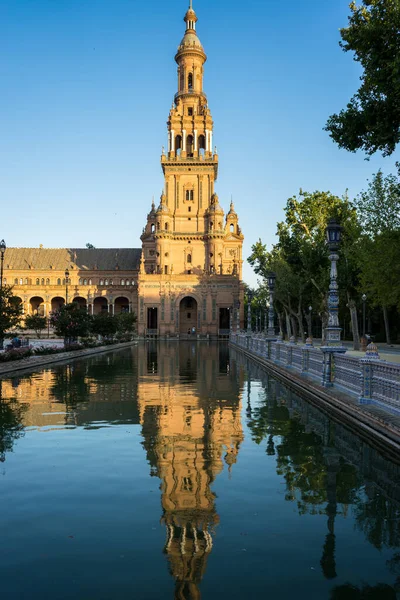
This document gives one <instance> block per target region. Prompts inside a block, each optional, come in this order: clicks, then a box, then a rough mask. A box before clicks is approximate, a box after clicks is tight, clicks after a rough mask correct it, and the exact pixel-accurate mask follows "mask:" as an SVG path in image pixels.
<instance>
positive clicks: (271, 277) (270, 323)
mask: <svg viewBox="0 0 400 600" xmlns="http://www.w3.org/2000/svg"><path fill="white" fill-rule="evenodd" d="M275 281H276V275H275V273H273V272H272V271H271V273H270V274H269V276H268V288H269V309H268V335H269V336H274V335H275V323H274V292H275Z"/></svg>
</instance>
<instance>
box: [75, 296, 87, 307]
mask: <svg viewBox="0 0 400 600" xmlns="http://www.w3.org/2000/svg"><path fill="white" fill-rule="evenodd" d="M72 302H75V304H78V305H79V307H80V308H86V306H87V303H86V298H82V296H76V297H75V298H74V299H73V300H72Z"/></svg>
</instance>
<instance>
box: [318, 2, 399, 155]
mask: <svg viewBox="0 0 400 600" xmlns="http://www.w3.org/2000/svg"><path fill="white" fill-rule="evenodd" d="M350 9H351V13H352V14H351V15H350V17H349V25H348V27H346V28H344V29H342V30H341V32H340V33H341V37H342V41H341V42H340V45H341V47H342V48H343V50H344V51H345V52H354V60H355V61H356V62H359V63H360V65H361V67H362V69H363V74H362V76H361V86H360V88H359V90H358V91H357V92H356V94H355V95H354V96H353V97H352V98H351V100H350V101H349V103H348V104H347V107H346V109H344V110H341V111H340V113H339V114H334V115H331V116H330V117H329V119H328V121H327V124H326V126H325V130H326V131H328V132H329V133H330V136H331V137H332V139H333V140H334V141H335V142H336V143H337V144H338V145H339V147H340V148H345V149H346V150H349V151H350V152H355V151H356V150H359V149H362V150H364V151H365V152H366V153H367V154H368V155H371V154H373V153H374V152H376V151H378V150H379V151H381V152H382V153H383V155H384V156H388V155H390V154H392V153H393V152H394V150H395V147H396V145H397V143H398V142H399V140H400V52H399V30H400V3H399V0H363V1H362V4H361V5H359V6H357V5H356V3H355V2H351V4H350Z"/></svg>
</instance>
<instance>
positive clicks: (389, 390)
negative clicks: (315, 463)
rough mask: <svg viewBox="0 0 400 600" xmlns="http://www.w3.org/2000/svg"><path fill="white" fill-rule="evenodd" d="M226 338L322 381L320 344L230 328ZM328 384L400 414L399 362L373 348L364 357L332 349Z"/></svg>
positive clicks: (263, 357) (322, 361) (281, 365)
mask: <svg viewBox="0 0 400 600" xmlns="http://www.w3.org/2000/svg"><path fill="white" fill-rule="evenodd" d="M229 339H230V342H231V344H233V345H235V346H237V347H239V348H243V349H244V350H246V351H247V352H250V354H253V355H254V356H258V357H260V358H262V359H264V360H266V361H267V362H268V361H270V362H271V363H274V364H276V365H278V366H280V367H285V368H287V369H290V370H292V371H294V372H297V373H299V374H301V375H304V376H307V377H310V378H311V379H313V380H315V381H317V382H318V383H322V380H323V374H324V353H323V351H322V350H321V349H320V348H315V347H313V346H312V345H310V344H307V345H300V344H296V343H294V342H293V341H292V342H283V341H280V340H275V339H269V338H266V337H265V336H264V335H262V334H254V333H252V334H251V335H249V334H248V333H246V332H243V331H239V332H233V331H231V334H230V338H229ZM331 386H332V387H333V388H334V389H335V388H336V389H338V390H341V391H343V392H345V393H347V394H351V395H352V396H356V397H357V398H358V401H359V403H360V404H376V405H378V406H381V407H383V408H385V409H387V410H390V411H391V412H395V413H398V414H400V365H397V364H393V363H388V362H385V361H384V360H380V359H379V356H378V355H377V353H376V352H375V353H374V352H373V351H372V352H371V350H370V351H367V353H366V356H365V358H356V357H354V356H346V354H341V353H333V357H332V373H331Z"/></svg>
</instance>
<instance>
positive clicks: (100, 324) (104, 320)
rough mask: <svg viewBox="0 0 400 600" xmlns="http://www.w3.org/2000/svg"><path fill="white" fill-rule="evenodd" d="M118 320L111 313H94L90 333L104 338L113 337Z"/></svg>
mask: <svg viewBox="0 0 400 600" xmlns="http://www.w3.org/2000/svg"><path fill="white" fill-rule="evenodd" d="M117 328H118V321H117V318H116V317H114V316H113V315H110V313H108V312H104V313H103V312H101V313H99V314H98V315H94V317H93V321H92V327H91V330H92V333H95V334H96V335H101V336H102V337H105V338H110V337H113V336H114V335H115V334H116V333H117Z"/></svg>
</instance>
